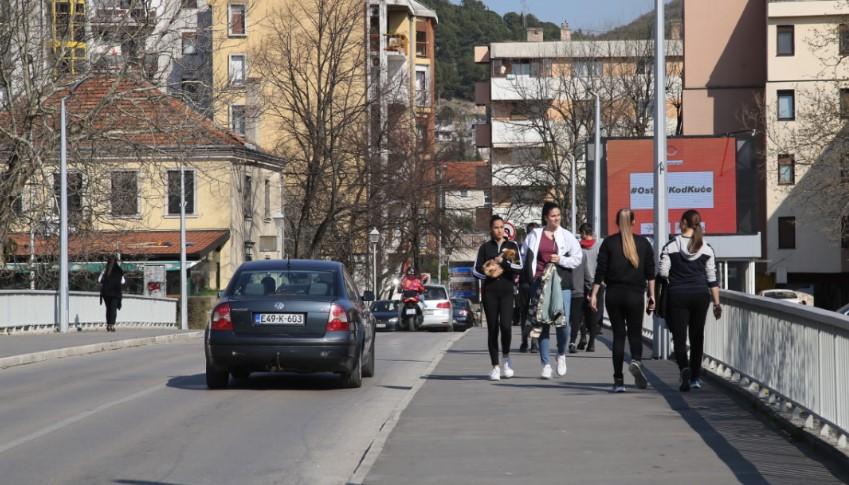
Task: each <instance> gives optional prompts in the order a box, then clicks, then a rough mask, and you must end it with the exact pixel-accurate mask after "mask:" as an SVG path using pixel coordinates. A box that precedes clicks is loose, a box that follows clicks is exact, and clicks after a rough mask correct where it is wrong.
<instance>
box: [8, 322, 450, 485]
mask: <svg viewBox="0 0 849 485" xmlns="http://www.w3.org/2000/svg"><path fill="white" fill-rule="evenodd" d="M451 338H452V334H450V333H447V334H443V333H414V334H410V333H382V334H379V335H378V339H377V347H376V351H377V369H376V376H375V377H374V378H372V379H365V383H364V385H363V387H362V388H361V389H339V388H337V385H338V378H337V377H336V376H333V375H317V376H302V375H272V374H254V375H253V376H252V377H251V379H250V380H249V381H247V382H246V383H245V384H242V385H239V386H238V387H237V388H231V389H226V390H221V391H209V390H207V389H206V386H205V381H204V374H203V372H204V359H203V347H202V342H201V339H200V338H198V339H196V340H193V341H191V342H188V343H174V344H164V345H153V346H148V347H142V348H136V349H127V350H120V351H115V352H107V353H102V354H95V355H89V356H84V357H74V358H68V359H61V360H56V361H50V362H43V363H39V364H33V365H27V366H22V367H16V368H10V369H6V370H2V371H0V389H2V393H0V423H2V426H0V482H2V483H9V484H30V483H32V484H50V483H124V484H153V483H156V484H204V483H215V484H224V483H239V484H249V483H262V484H266V483H285V484H323V483H329V484H339V483H344V482H345V481H346V480H347V478H348V477H349V475H350V474H351V472H352V471H353V470H354V468H355V467H356V466H357V464H358V463H359V461H360V460H361V459H362V457H363V454H364V452H365V451H366V449H367V448H368V446H369V444H370V443H371V441H372V439H373V438H374V437H375V435H376V434H377V432H378V430H379V429H380V427H381V425H382V424H383V423H384V422H386V420H387V419H388V418H389V417H390V415H391V414H392V412H393V410H394V409H395V407H396V406H397V405H398V404H399V402H401V401H402V400H403V399H404V397H405V395H406V394H407V393H409V392H410V389H411V387H412V386H413V384H415V383H416V382H417V381H418V380H419V379H420V378H421V375H422V374H423V373H424V372H425V370H426V369H427V368H428V366H429V365H430V363H431V361H432V360H433V359H434V358H435V357H437V356H438V355H439V354H440V351H441V350H443V349H444V348H445V346H446V345H447V343H448V341H449V340H450V339H451ZM231 384H232V381H231Z"/></svg>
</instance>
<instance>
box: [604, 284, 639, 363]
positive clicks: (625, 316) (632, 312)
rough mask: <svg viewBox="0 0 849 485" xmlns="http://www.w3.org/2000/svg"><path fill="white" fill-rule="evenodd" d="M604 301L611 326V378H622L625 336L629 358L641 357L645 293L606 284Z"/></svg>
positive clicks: (637, 358) (636, 358)
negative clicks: (629, 353)
mask: <svg viewBox="0 0 849 485" xmlns="http://www.w3.org/2000/svg"><path fill="white" fill-rule="evenodd" d="M605 303H606V305H605V306H606V307H607V315H608V316H609V317H610V324H611V326H613V378H614V379H622V365H623V362H624V361H625V337H626V336H627V337H628V343H629V344H630V347H631V360H632V361H634V360H642V358H643V310H645V306H646V300H645V293H644V292H642V291H640V290H636V289H631V288H627V287H620V286H608V287H607V298H606V302H605Z"/></svg>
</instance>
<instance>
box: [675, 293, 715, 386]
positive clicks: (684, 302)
mask: <svg viewBox="0 0 849 485" xmlns="http://www.w3.org/2000/svg"><path fill="white" fill-rule="evenodd" d="M667 304H668V307H667V309H666V321H667V322H668V323H669V328H670V330H671V331H672V341H673V342H674V343H675V360H676V362H678V368H679V369H684V368H686V367H689V368H690V373H691V374H690V376H691V378H693V379H698V378H699V376H700V375H701V372H702V355H703V354H704V347H705V319H706V318H707V312H708V307H709V306H710V294H708V293H702V292H698V293H675V292H674V291H673V292H670V293H669V301H668V302H667ZM688 331H689V334H690V358H689V359H688V358H687V333H688Z"/></svg>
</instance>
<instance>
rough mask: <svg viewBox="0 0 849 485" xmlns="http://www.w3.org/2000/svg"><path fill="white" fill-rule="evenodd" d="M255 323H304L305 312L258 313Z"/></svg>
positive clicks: (255, 316) (255, 315)
mask: <svg viewBox="0 0 849 485" xmlns="http://www.w3.org/2000/svg"><path fill="white" fill-rule="evenodd" d="M254 323H257V324H260V325H303V324H304V314H303V313H256V314H254Z"/></svg>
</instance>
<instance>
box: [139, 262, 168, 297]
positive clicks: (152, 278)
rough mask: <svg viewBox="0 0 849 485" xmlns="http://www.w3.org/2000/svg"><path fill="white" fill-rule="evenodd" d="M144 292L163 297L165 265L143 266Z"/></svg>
mask: <svg viewBox="0 0 849 485" xmlns="http://www.w3.org/2000/svg"><path fill="white" fill-rule="evenodd" d="M144 294H145V296H153V297H156V298H165V265H162V264H146V265H145V266H144Z"/></svg>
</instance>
